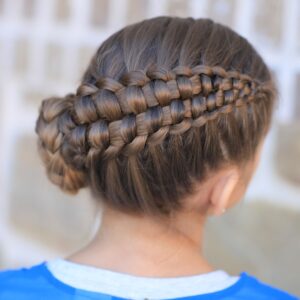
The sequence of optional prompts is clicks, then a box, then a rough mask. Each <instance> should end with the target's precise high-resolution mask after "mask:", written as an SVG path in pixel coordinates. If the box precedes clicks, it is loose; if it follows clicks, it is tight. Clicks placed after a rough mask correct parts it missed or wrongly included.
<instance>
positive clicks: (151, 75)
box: [36, 17, 277, 216]
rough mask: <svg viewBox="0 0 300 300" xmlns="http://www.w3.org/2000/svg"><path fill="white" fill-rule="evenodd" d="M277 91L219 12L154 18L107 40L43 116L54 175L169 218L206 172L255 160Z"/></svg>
mask: <svg viewBox="0 0 300 300" xmlns="http://www.w3.org/2000/svg"><path fill="white" fill-rule="evenodd" d="M276 95H277V90H276V87H275V85H274V81H273V79H272V77H271V74H270V71H269V69H268V67H267V66H266V64H265V63H264V61H263V59H262V58H261V56H260V55H259V54H258V53H257V52H256V50H255V49H254V48H253V46H252V45H251V44H250V43H249V42H248V41H247V39H245V38H243V37H241V36H240V35H239V34H237V33H236V32H234V31H233V30H232V29H230V28H229V27H227V26H224V25H221V24H218V23H215V22H213V21H212V20H211V19H193V18H179V17H156V18H153V19H148V20H144V21H142V22H139V23H136V24H133V25H130V26H127V27H125V28H123V29H121V30H120V31H118V32H116V33H115V34H113V35H112V36H110V37H109V38H108V39H107V40H106V41H104V42H103V43H102V45H101V46H100V47H99V49H98V50H97V51H96V53H95V55H94V56H93V57H92V60H91V62H90V65H89V66H88V68H87V70H86V71H85V73H84V75H83V78H82V82H81V84H80V86H79V87H78V89H77V91H76V93H71V94H68V95H66V96H65V97H63V98H60V97H53V98H49V99H45V100H43V102H42V105H41V107H40V115H39V118H38V120H37V123H36V132H37V134H38V136H39V139H38V142H39V143H38V147H39V152H40V154H41V157H42V159H43V162H44V164H45V165H46V170H47V175H48V177H49V178H50V180H51V181H52V182H53V183H55V184H57V185H59V186H60V187H61V188H62V189H63V190H64V191H67V192H71V193H76V192H77V191H78V190H79V189H80V188H82V187H87V186H89V187H90V188H91V192H92V194H93V195H94V197H95V198H97V199H99V201H101V203H104V204H105V205H108V206H109V207H111V208H114V209H117V210H120V211H122V212H127V213H133V214H149V215H153V216H154V215H162V216H168V215H170V213H171V212H176V211H178V210H180V209H181V208H182V200H183V198H184V197H185V196H187V195H189V194H191V193H192V192H193V191H194V187H195V185H194V183H195V182H198V183H201V182H202V181H203V180H204V179H205V178H206V176H207V174H208V172H211V171H215V170H218V169H219V168H221V167H223V166H226V165H230V164H233V165H242V164H244V163H245V162H247V161H249V160H251V159H252V158H253V156H254V154H255V151H256V149H257V146H258V144H259V142H260V141H261V140H262V139H263V137H264V136H265V134H266V133H267V132H268V129H269V127H270V123H271V119H272V113H273V110H274V103H275V99H276Z"/></svg>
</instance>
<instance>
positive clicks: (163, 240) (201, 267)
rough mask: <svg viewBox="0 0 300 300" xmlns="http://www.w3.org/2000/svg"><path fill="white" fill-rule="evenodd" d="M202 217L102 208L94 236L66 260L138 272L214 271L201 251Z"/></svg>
mask: <svg viewBox="0 0 300 300" xmlns="http://www.w3.org/2000/svg"><path fill="white" fill-rule="evenodd" d="M204 223H205V217H204V216H202V215H199V212H195V211H193V212H182V213H180V214H177V215H176V217H174V219H172V222H171V223H170V222H165V221H161V220H160V221H158V220H155V219H152V218H148V217H136V216H129V215H127V214H123V213H120V212H117V211H114V210H111V209H109V208H105V209H104V210H103V214H102V219H101V225H100V228H99V230H98V232H97V233H96V235H95V237H94V239H93V240H92V241H91V242H90V243H89V244H88V245H87V246H86V247H85V248H83V249H81V250H80V251H78V252H76V253H74V254H72V255H71V256H69V257H67V259H68V260H70V261H73V262H77V263H82V264H87V265H93V266H96V267H99V268H106V269H110V270H114V271H117V272H124V273H131V274H135V275H140V276H184V275H186V276H187V275H194V274H199V273H206V272H210V271H213V268H212V267H211V266H210V265H209V264H208V262H207V261H206V260H205V259H204V257H203V255H202V240H203V229H204Z"/></svg>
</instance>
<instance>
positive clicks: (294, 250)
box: [0, 0, 300, 295]
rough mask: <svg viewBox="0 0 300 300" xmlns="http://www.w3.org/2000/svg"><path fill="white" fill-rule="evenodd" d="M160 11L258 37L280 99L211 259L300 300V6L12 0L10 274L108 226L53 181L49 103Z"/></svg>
mask: <svg viewBox="0 0 300 300" xmlns="http://www.w3.org/2000/svg"><path fill="white" fill-rule="evenodd" d="M157 15H173V16H182V17H186V16H192V17H196V18H199V17H208V18H212V19H213V20H215V21H217V22H221V23H223V24H226V25H229V26H230V27H232V28H233V29H235V30H236V31H237V32H238V33H240V34H241V35H243V36H244V37H246V38H247V39H248V40H249V41H250V42H251V43H252V44H253V45H254V46H255V47H256V49H257V50H258V52H259V53H260V54H261V55H262V56H263V58H264V59H265V61H266V62H267V64H268V65H269V66H270V68H271V70H272V72H273V73H274V75H275V77H276V81H277V84H278V87H279V92H280V99H279V105H278V107H277V108H276V116H275V118H274V122H273V127H272V130H271V131H270V133H269V135H268V137H267V141H266V144H265V147H264V150H263V155H262V160H261V163H260V165H259V167H258V169H257V171H256V173H255V176H254V179H253V181H252V183H251V185H250V187H249V189H248V191H247V194H246V195H245V198H244V199H243V200H242V201H241V203H240V204H239V205H238V206H237V207H235V208H233V209H232V210H231V211H229V212H228V213H226V214H225V215H224V216H222V217H219V218H211V219H210V220H209V222H208V224H207V228H206V232H205V242H206V244H205V253H206V255H207V258H208V259H209V260H210V261H211V263H212V264H214V265H215V266H216V267H218V268H224V269H226V270H227V271H228V272H230V273H232V274H238V273H240V272H241V271H247V272H248V273H251V274H253V275H256V276H259V277H260V278H261V279H262V280H264V281H266V282H268V283H270V284H274V285H277V286H278V287H280V288H283V289H286V290H287V291H290V292H292V293H295V294H297V295H300V284H299V283H300V260H299V253H300V234H299V230H300V99H299V95H300V36H299V34H300V1H298V0H238V1H237V0H190V1H188V0H72V1H71V0H39V1H38V0H13V1H11V0H0V268H1V269H3V268H12V267H18V266H27V265H28V266H29V265H31V264H34V263H38V262H40V261H43V260H48V259H52V258H56V257H61V256H64V255H67V254H69V253H71V252H73V251H75V250H77V249H78V248H80V247H82V246H83V245H84V244H85V243H86V242H88V241H89V239H90V238H91V236H92V233H93V232H94V230H95V228H97V226H98V224H99V220H98V219H97V215H96V211H95V205H94V204H93V201H92V200H91V199H90V196H89V193H88V192H87V191H82V192H80V194H79V195H78V196H76V197H74V196H68V195H65V194H63V193H62V192H61V191H60V190H59V189H58V188H57V187H56V186H53V185H52V184H51V183H50V182H49V181H48V179H47V178H46V175H45V172H44V168H43V166H42V163H41V161H40V159H39V157H38V155H37V149H36V136H35V133H34V125H35V121H36V118H37V114H38V107H39V105H40V103H41V100H42V99H43V98H45V97H49V96H53V95H64V94H66V93H69V92H74V91H75V90H76V88H77V86H78V84H79V80H80V77H81V75H82V73H83V71H84V69H85V68H86V67H87V64H88V63H89V60H90V58H91V56H92V54H93V53H94V52H95V51H96V49H97V48H98V47H99V45H100V43H101V42H102V41H103V40H104V39H106V38H107V37H108V36H109V35H110V34H111V33H113V32H115V31H116V30H118V29H119V28H121V27H123V26H125V25H127V24H130V23H133V22H136V21H140V20H142V19H144V18H150V17H153V16H157Z"/></svg>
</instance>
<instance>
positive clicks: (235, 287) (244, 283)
mask: <svg viewBox="0 0 300 300" xmlns="http://www.w3.org/2000/svg"><path fill="white" fill-rule="evenodd" d="M174 288H175V289H176V286H174ZM0 299H1V300H37V299H44V300H48V299H49V300H50V299H51V300H52V299H56V300H88V299H95V300H96V299H97V300H113V299H115V300H116V299H128V298H122V297H117V296H115V295H109V294H105V293H100V292H92V291H88V290H84V289H78V288H75V287H72V286H70V285H68V284H65V283H63V282H62V281H60V280H58V279H57V278H56V277H54V276H53V274H52V273H51V272H50V271H49V269H48V268H47V265H46V262H42V263H39V264H37V265H34V266H31V267H28V268H19V269H13V270H5V271H2V272H0ZM143 299H149V298H143ZM164 299H170V300H171V299H178V300H196V299H199V300H206V299H207V300H208V299H209V300H219V299H222V300H233V299H234V300H250V299H251V300H253V299H255V300H295V299H298V300H299V299H300V298H298V297H296V296H293V295H291V294H288V293H287V292H285V291H282V290H280V289H278V288H275V287H272V286H270V285H268V284H265V283H263V282H261V281H260V280H258V279H257V278H255V277H254V276H252V275H249V274H248V273H246V272H242V273H241V274H240V278H239V279H238V280H237V281H236V282H235V283H234V284H232V285H231V286H229V287H227V288H225V289H223V290H220V291H216V292H211V293H206V294H201V295H194V296H187V297H180V298H164ZM149 300H150V299H149Z"/></svg>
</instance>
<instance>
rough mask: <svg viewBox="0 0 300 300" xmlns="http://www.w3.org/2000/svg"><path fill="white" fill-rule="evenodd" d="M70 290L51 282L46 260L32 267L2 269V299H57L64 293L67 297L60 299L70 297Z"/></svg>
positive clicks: (0, 296)
mask: <svg viewBox="0 0 300 300" xmlns="http://www.w3.org/2000/svg"><path fill="white" fill-rule="evenodd" d="M70 292H71V291H65V290H64V289H63V288H62V287H60V286H58V285H57V284H55V283H53V282H51V278H49V276H48V275H47V271H46V266H45V262H42V263H39V264H36V265H33V266H30V267H21V268H15V269H7V270H0V299H5V300H12V299H13V300H27V299H30V300H36V299H55V298H56V299H57V298H58V296H61V295H63V294H65V295H66V297H64V298H61V297H60V298H59V299H69V298H68V297H67V296H68V295H70Z"/></svg>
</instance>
